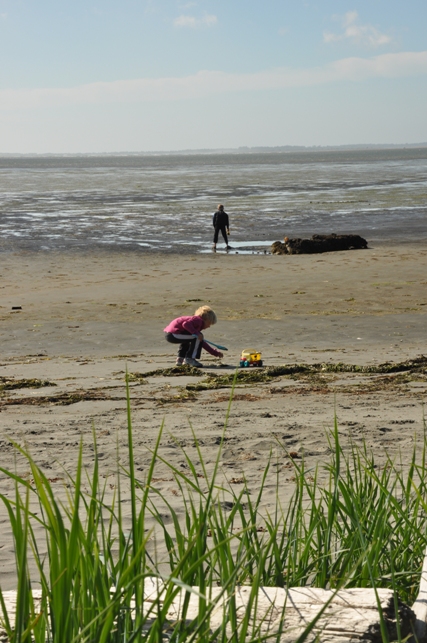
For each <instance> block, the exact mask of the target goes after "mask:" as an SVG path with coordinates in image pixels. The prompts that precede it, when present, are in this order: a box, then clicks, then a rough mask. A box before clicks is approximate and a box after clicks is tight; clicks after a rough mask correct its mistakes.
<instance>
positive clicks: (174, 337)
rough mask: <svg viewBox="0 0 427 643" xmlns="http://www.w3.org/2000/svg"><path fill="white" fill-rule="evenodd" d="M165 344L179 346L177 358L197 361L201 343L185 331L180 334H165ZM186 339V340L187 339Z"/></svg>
mask: <svg viewBox="0 0 427 643" xmlns="http://www.w3.org/2000/svg"><path fill="white" fill-rule="evenodd" d="M165 338H166V341H167V342H170V343H171V344H179V349H178V357H192V358H193V359H199V358H200V355H201V352H202V342H201V341H200V339H197V337H194V336H193V335H190V333H187V332H186V331H185V330H183V331H181V332H180V333H165ZM187 338H188V339H187Z"/></svg>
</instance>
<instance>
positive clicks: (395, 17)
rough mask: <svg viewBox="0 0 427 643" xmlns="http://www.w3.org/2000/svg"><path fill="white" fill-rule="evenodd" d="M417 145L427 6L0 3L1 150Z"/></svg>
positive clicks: (422, 131)
mask: <svg viewBox="0 0 427 643" xmlns="http://www.w3.org/2000/svg"><path fill="white" fill-rule="evenodd" d="M421 142H427V2H426V1H425V0H348V1H347V0H194V1H192V0H190V1H188V2H187V1H185V0H182V1H181V0H0V154H2V153H3V154H4V153H38V154H43V153H59V154H61V153H108V152H138V151H141V152H149V151H168V150H170V151H173V150H185V149H204V148H209V149H221V148H237V147H241V146H248V147H256V146H282V145H304V146H312V145H357V144H407V143H421Z"/></svg>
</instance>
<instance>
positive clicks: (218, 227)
mask: <svg viewBox="0 0 427 643" xmlns="http://www.w3.org/2000/svg"><path fill="white" fill-rule="evenodd" d="M220 230H221V234H222V236H223V237H224V241H225V245H226V246H228V238H227V232H226V230H227V228H226V227H225V225H221V226H219V225H216V226H215V234H214V240H213V242H214V243H217V241H218V237H219V231H220Z"/></svg>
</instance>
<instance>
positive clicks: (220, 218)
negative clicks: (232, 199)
mask: <svg viewBox="0 0 427 643" xmlns="http://www.w3.org/2000/svg"><path fill="white" fill-rule="evenodd" d="M213 227H214V228H215V234H214V240H213V246H212V250H216V244H217V242H218V236H219V232H220V231H221V234H222V236H223V237H224V241H225V247H226V248H225V249H226V250H230V246H229V245H228V237H227V234H230V225H229V221H228V214H227V213H226V212H225V210H224V206H223V205H222V204H221V203H220V204H219V205H218V210H217V211H216V212H215V214H214V215H213Z"/></svg>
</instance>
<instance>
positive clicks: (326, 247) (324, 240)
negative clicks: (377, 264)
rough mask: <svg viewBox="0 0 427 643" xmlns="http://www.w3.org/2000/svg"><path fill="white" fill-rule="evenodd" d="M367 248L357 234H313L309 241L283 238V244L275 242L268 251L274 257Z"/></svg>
mask: <svg viewBox="0 0 427 643" xmlns="http://www.w3.org/2000/svg"><path fill="white" fill-rule="evenodd" d="M367 247H368V242H367V241H366V239H364V238H363V237H360V236H359V235H358V234H314V235H313V236H312V237H311V239H291V238H289V237H285V238H284V240H283V243H282V242H281V241H275V242H274V243H273V244H272V246H271V249H270V250H271V253H272V254H274V255H301V254H317V253H319V252H335V251H337V250H357V249H360V248H367Z"/></svg>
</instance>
